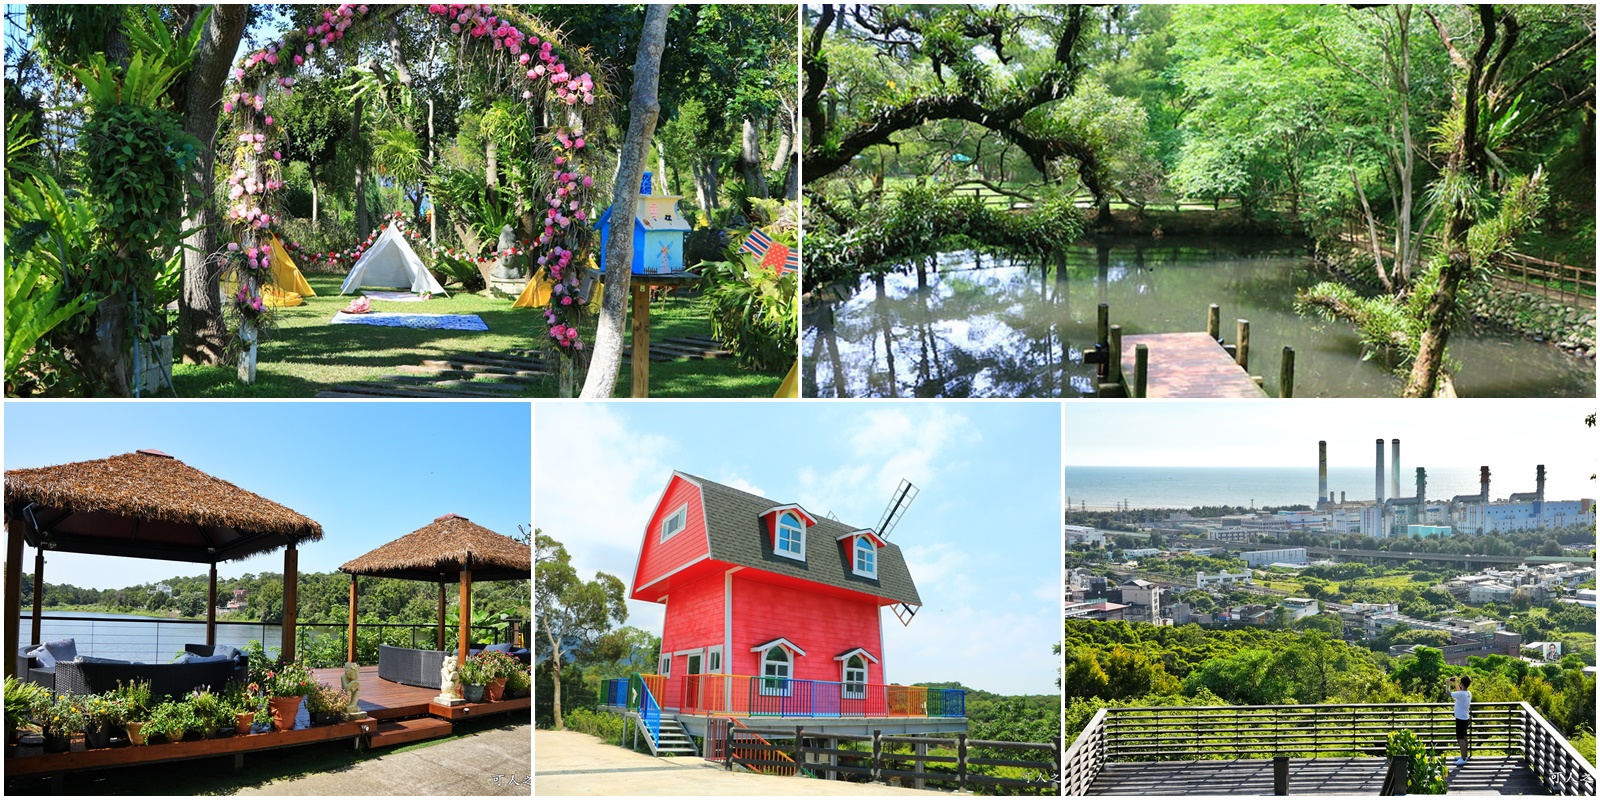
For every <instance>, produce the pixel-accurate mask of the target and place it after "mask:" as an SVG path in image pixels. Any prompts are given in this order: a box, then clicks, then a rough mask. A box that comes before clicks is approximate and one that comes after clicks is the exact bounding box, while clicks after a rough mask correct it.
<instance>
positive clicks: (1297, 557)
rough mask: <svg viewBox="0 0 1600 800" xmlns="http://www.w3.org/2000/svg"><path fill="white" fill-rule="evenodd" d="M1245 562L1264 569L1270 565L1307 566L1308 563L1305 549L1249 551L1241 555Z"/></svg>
mask: <svg viewBox="0 0 1600 800" xmlns="http://www.w3.org/2000/svg"><path fill="white" fill-rule="evenodd" d="M1240 555H1241V556H1243V557H1244V562H1245V563H1246V564H1248V565H1250V566H1252V567H1263V566H1266V565H1268V564H1275V563H1279V562H1282V563H1285V564H1297V565H1299V566H1305V565H1306V563H1307V559H1306V549H1305V548H1304V547H1284V548H1279V549H1277V550H1248V551H1245V552H1243V553H1240Z"/></svg>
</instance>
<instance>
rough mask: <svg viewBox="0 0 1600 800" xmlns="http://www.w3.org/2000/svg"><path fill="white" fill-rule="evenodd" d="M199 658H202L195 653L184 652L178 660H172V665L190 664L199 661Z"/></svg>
mask: <svg viewBox="0 0 1600 800" xmlns="http://www.w3.org/2000/svg"><path fill="white" fill-rule="evenodd" d="M199 658H200V657H199V656H197V655H195V654H194V653H190V652H188V651H184V652H182V653H179V654H178V657H177V658H174V659H172V663H174V664H188V663H191V662H194V661H197V660H199Z"/></svg>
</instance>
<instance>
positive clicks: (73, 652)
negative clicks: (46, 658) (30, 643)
mask: <svg viewBox="0 0 1600 800" xmlns="http://www.w3.org/2000/svg"><path fill="white" fill-rule="evenodd" d="M44 648H45V649H46V650H49V651H50V655H52V656H55V657H56V660H57V661H71V660H72V659H74V658H77V657H78V642H77V640H75V639H57V640H55V641H53V642H45V643H44Z"/></svg>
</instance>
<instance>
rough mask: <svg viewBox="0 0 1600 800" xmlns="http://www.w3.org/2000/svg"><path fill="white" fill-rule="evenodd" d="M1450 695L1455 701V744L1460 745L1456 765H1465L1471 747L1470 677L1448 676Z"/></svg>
mask: <svg viewBox="0 0 1600 800" xmlns="http://www.w3.org/2000/svg"><path fill="white" fill-rule="evenodd" d="M1449 687H1450V697H1451V699H1453V700H1455V701H1456V744H1458V745H1461V757H1460V758H1458V759H1456V766H1458V767H1460V766H1465V765H1466V763H1467V756H1469V755H1471V753H1470V752H1468V751H1469V750H1471V747H1472V690H1471V687H1472V678H1471V677H1470V676H1467V675H1463V676H1461V677H1459V678H1457V677H1455V676H1451V678H1450V683H1449Z"/></svg>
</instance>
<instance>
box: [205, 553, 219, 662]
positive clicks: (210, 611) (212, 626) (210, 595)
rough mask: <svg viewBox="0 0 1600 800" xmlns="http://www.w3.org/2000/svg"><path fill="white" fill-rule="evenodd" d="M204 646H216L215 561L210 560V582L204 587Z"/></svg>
mask: <svg viewBox="0 0 1600 800" xmlns="http://www.w3.org/2000/svg"><path fill="white" fill-rule="evenodd" d="M206 646H207V647H216V646H217V562H215V561H213V562H211V583H210V585H209V586H208V587H207V589H206Z"/></svg>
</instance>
